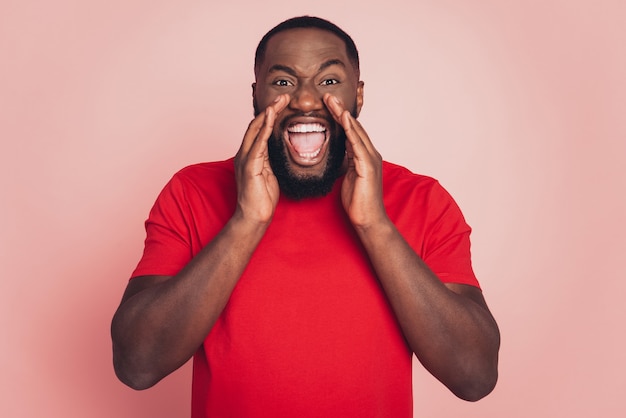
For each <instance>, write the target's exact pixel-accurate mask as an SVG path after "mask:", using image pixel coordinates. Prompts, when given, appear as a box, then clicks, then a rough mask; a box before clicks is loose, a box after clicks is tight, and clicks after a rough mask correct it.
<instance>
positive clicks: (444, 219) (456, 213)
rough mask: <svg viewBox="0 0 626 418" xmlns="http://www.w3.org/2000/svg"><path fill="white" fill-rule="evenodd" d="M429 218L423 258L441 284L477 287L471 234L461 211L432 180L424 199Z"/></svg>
mask: <svg viewBox="0 0 626 418" xmlns="http://www.w3.org/2000/svg"><path fill="white" fill-rule="evenodd" d="M427 207H428V213H429V221H428V223H427V228H426V231H425V236H424V246H423V253H422V257H423V260H424V262H425V263H426V264H427V265H428V266H429V268H430V269H431V270H432V271H433V272H434V273H435V274H436V275H437V277H439V279H440V280H441V281H442V282H444V283H459V284H468V285H472V286H476V287H480V285H479V283H478V280H477V279H476V275H475V274H474V270H473V268H472V262H471V251H470V233H471V231H472V229H471V228H470V226H469V225H468V224H467V223H466V221H465V218H464V217H463V214H462V213H461V210H460V209H459V207H458V205H457V204H456V202H455V201H454V199H453V198H452V196H450V194H449V193H448V192H447V191H446V190H445V189H444V188H443V187H442V186H441V185H440V184H439V183H438V182H435V183H434V185H433V187H432V189H431V191H430V193H429V197H428V202H427Z"/></svg>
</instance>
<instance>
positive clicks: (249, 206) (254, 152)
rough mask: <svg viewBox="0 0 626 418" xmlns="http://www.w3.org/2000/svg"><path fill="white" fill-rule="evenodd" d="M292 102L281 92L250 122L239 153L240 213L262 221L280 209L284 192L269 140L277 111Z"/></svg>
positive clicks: (238, 201)
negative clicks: (271, 154) (281, 192)
mask: <svg viewBox="0 0 626 418" xmlns="http://www.w3.org/2000/svg"><path fill="white" fill-rule="evenodd" d="M288 103H289V96H287V95H285V94H281V95H280V96H278V97H277V98H276V99H275V100H274V102H273V103H271V104H270V105H269V106H268V107H267V108H266V109H265V111H263V112H261V113H259V115H258V116H257V117H256V118H254V119H253V120H252V122H250V125H249V126H248V130H247V131H246V133H245V135H244V137H243V142H242V143H241V147H240V148H239V151H238V152H237V155H236V156H235V178H236V180H237V212H236V216H241V217H243V219H247V220H251V221H253V222H258V223H268V222H269V221H270V220H271V218H272V216H273V214H274V210H275V209H276V204H277V203H278V196H279V194H280V191H279V187H278V181H277V180H276V177H274V173H273V172H272V168H271V167H270V162H269V155H268V150H267V141H268V140H269V138H270V136H271V134H272V130H273V129H274V123H275V121H276V117H277V115H278V114H279V113H280V112H282V111H283V109H285V107H286V106H287V104H288Z"/></svg>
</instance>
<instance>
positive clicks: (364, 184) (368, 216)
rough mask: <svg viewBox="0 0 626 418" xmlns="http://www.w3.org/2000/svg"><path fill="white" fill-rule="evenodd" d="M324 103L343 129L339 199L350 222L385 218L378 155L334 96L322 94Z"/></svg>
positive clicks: (359, 223)
mask: <svg viewBox="0 0 626 418" xmlns="http://www.w3.org/2000/svg"><path fill="white" fill-rule="evenodd" d="M324 103H325V104H326V106H327V107H328V109H329V110H330V113H331V114H332V116H333V118H334V119H335V120H336V121H337V123H339V124H340V125H341V126H342V127H343V129H344V130H345V132H346V137H347V139H346V157H347V159H348V164H347V171H346V175H345V178H344V181H343V184H342V187H341V199H342V202H343V206H344V209H345V210H346V212H347V214H348V217H349V218H350V221H351V222H352V225H354V226H355V228H358V229H367V228H368V227H369V226H372V225H373V224H375V223H378V222H381V221H383V222H384V221H388V218H387V214H386V212H385V207H384V205H383V191H382V157H381V155H380V154H379V153H378V151H377V150H376V148H374V145H373V144H372V141H371V140H370V138H369V136H368V135H367V132H365V129H363V126H362V125H361V124H360V123H359V122H358V121H357V120H356V119H355V118H354V117H353V116H352V115H351V114H350V112H349V111H347V110H346V109H345V108H344V107H343V105H342V103H340V102H339V100H338V99H337V98H336V97H335V96H333V95H331V94H326V95H324Z"/></svg>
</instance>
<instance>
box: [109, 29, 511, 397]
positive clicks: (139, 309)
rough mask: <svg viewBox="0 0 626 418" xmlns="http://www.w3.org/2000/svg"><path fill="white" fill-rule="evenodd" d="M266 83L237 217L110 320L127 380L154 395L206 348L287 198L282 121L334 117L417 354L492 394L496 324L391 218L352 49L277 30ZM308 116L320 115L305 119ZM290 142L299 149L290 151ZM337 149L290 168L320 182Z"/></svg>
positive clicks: (385, 283) (376, 253) (240, 166)
mask: <svg viewBox="0 0 626 418" xmlns="http://www.w3.org/2000/svg"><path fill="white" fill-rule="evenodd" d="M256 80H257V82H256V83H255V84H254V85H253V96H254V100H255V103H256V105H257V107H258V108H259V109H265V110H264V111H261V112H260V113H259V114H258V116H257V117H255V119H254V120H253V121H252V122H251V123H250V125H249V127H248V130H247V131H246V133H245V135H244V138H243V141H242V144H241V147H240V149H239V151H238V153H237V156H236V158H235V176H236V180H237V190H238V200H237V208H236V210H235V213H234V214H233V216H232V218H231V219H230V220H229V222H228V223H227V224H226V225H225V227H224V228H223V229H222V231H221V232H220V233H219V234H218V235H217V237H216V238H215V239H214V240H213V241H212V242H210V243H209V244H208V245H207V246H206V247H205V248H204V249H203V250H202V251H201V252H200V253H199V254H197V255H196V256H195V257H194V258H193V259H192V260H191V261H190V262H189V264H188V265H187V266H185V268H183V269H182V270H181V272H180V273H179V274H177V275H176V276H175V280H172V277H168V276H143V277H138V278H135V279H133V280H131V281H130V282H129V284H128V287H127V289H126V291H125V293H124V296H123V299H122V302H121V304H120V307H119V308H118V310H117V312H116V314H115V316H114V318H113V323H112V338H113V354H114V365H115V370H116V373H117V375H118V377H119V378H120V380H122V381H123V382H124V383H126V384H127V385H129V386H131V387H133V388H135V389H145V388H148V387H150V386H152V385H154V384H156V383H157V382H158V381H159V380H161V379H162V378H163V377H165V376H167V375H168V374H169V373H171V372H172V371H174V370H176V369H177V368H178V367H180V366H181V365H183V364H184V363H185V362H186V361H187V360H189V359H190V358H191V357H192V356H193V354H194V353H195V352H196V350H197V349H198V348H199V347H200V346H201V345H202V343H203V341H204V339H205V337H206V335H207V334H208V333H209V331H210V330H211V328H212V326H213V324H214V323H215V321H216V320H217V318H218V317H219V316H220V314H221V312H222V310H223V308H224V306H225V305H226V303H227V302H228V299H229V297H230V294H231V292H232V290H233V288H234V287H235V285H236V284H237V281H238V280H239V277H240V276H241V274H242V272H243V270H244V268H245V266H246V264H247V263H248V261H249V260H250V257H251V256H252V254H253V253H254V251H255V248H256V246H257V244H258V243H259V241H260V240H261V238H262V237H263V235H264V233H265V230H266V229H267V227H268V225H269V224H270V223H271V220H272V216H273V214H274V210H275V208H276V204H277V202H278V196H279V193H280V189H279V186H278V183H277V181H276V178H275V177H274V175H273V173H272V169H271V167H270V165H269V161H268V154H267V141H268V139H269V137H270V134H271V133H272V132H273V131H275V133H276V134H278V135H282V133H281V132H278V127H279V126H280V122H281V120H283V119H284V118H293V117H294V115H300V116H298V121H301V122H307V123H308V122H318V123H322V124H326V125H328V123H329V122H328V119H331V118H332V120H334V121H335V122H336V123H338V124H339V125H340V126H341V127H342V128H343V129H344V130H345V132H346V136H347V141H346V148H347V155H346V160H345V162H344V168H343V169H344V172H345V177H344V180H343V184H342V189H341V196H342V202H343V206H344V209H345V211H346V213H347V215H348V218H349V219H350V222H351V223H352V225H353V227H354V229H355V231H356V232H357V235H358V237H359V238H360V240H361V242H362V244H363V246H364V248H365V249H366V251H367V254H368V256H369V258H370V261H371V263H372V265H373V266H374V269H375V271H376V274H377V276H378V279H379V281H380V283H381V285H382V288H383V290H384V292H385V294H386V296H387V299H388V300H389V302H390V305H391V307H392V308H393V311H394V313H395V315H396V317H397V319H398V322H399V324H400V327H401V329H402V332H403V333H404V336H405V339H406V341H407V343H408V345H409V347H410V348H411V350H412V351H413V352H414V353H415V354H416V356H417V358H418V359H419V360H420V362H421V363H422V364H423V365H424V367H425V368H426V369H427V370H429V372H430V373H431V374H433V376H435V377H436V378H437V379H439V380H440V381H441V382H442V383H443V384H445V385H446V386H447V387H448V388H449V389H450V390H451V391H452V392H453V393H454V394H455V395H457V396H458V397H460V398H462V399H466V400H470V401H475V400H478V399H480V398H482V397H484V396H486V395H487V394H488V393H489V392H491V390H493V388H494V386H495V384H496V380H497V375H498V371H497V367H498V350H499V345H500V335H499V331H498V327H497V324H496V322H495V320H494V318H493V316H492V315H491V313H490V311H489V309H488V307H487V304H486V303H485V300H484V298H483V295H482V292H481V291H480V289H478V288H476V287H473V286H467V285H460V284H443V283H442V282H441V281H440V280H439V279H438V278H437V277H436V276H435V275H434V274H433V273H432V272H431V271H430V269H429V268H428V266H426V265H425V264H424V262H423V261H422V260H421V258H420V257H419V256H418V255H417V254H416V253H415V252H414V251H413V250H412V249H411V247H410V246H409V245H408V244H407V243H406V241H405V240H404V239H403V238H402V236H401V234H400V233H399V232H398V230H397V229H396V227H395V225H394V224H393V223H392V222H391V221H390V219H389V217H388V216H387V213H386V211H385V207H384V205H383V193H382V158H381V156H380V154H379V153H378V151H377V150H376V148H375V147H374V145H373V144H372V142H371V140H370V138H369V136H368V135H367V133H366V131H365V129H364V128H363V127H362V126H361V124H360V123H359V122H358V121H357V120H356V118H355V117H354V116H353V115H351V114H350V112H349V111H348V110H346V109H351V110H355V111H356V115H358V113H359V112H360V110H361V107H362V105H363V82H362V81H359V75H358V71H357V70H356V69H355V68H354V66H353V65H352V64H351V63H350V61H349V59H348V57H347V54H346V52H345V45H344V44H343V41H342V40H341V39H340V38H338V37H337V36H335V35H334V34H332V33H330V32H325V31H321V30H319V29H292V30H288V31H286V32H282V33H278V34H277V35H275V36H274V37H273V38H272V39H270V41H269V43H268V48H267V51H266V55H265V58H264V60H263V62H262V63H261V64H260V65H259V67H258V68H257V69H256ZM353 106H354V109H352V107H353ZM307 114H314V115H317V116H315V117H310V118H309V117H307V116H302V115H307ZM319 115H323V116H324V117H325V118H327V119H326V120H325V119H324V117H320V116H319ZM281 137H282V136H281ZM285 141H287V142H288V140H286V139H285ZM285 146H286V147H287V148H288V149H289V144H288V143H286V144H285ZM328 148H329V147H327V146H326V145H323V146H322V149H321V151H320V154H319V155H318V156H317V157H315V158H312V159H311V158H307V159H302V158H301V157H299V156H298V154H297V153H294V152H291V150H290V152H288V156H289V164H290V167H291V168H292V170H293V171H294V172H296V173H299V174H302V175H313V176H315V175H319V174H320V173H321V172H322V171H323V169H324V167H325V162H326V158H327V151H328Z"/></svg>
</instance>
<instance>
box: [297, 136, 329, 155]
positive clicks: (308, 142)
mask: <svg viewBox="0 0 626 418" xmlns="http://www.w3.org/2000/svg"><path fill="white" fill-rule="evenodd" d="M325 138H326V135H325V134H324V132H308V133H300V132H290V133H289V141H291V145H292V146H293V148H294V149H295V150H296V151H297V152H298V153H299V154H303V153H309V152H314V151H317V150H318V149H320V148H321V147H322V144H323V143H324V139H325Z"/></svg>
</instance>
